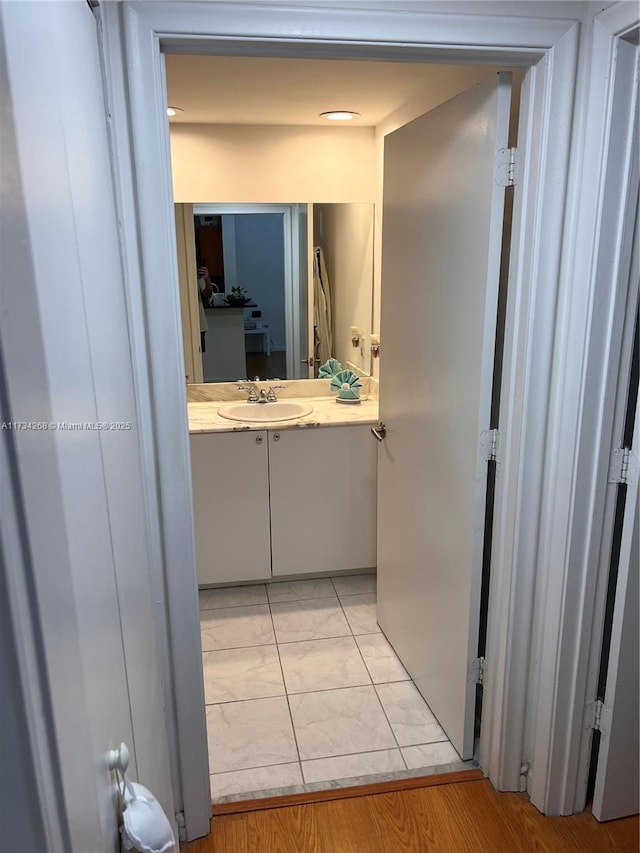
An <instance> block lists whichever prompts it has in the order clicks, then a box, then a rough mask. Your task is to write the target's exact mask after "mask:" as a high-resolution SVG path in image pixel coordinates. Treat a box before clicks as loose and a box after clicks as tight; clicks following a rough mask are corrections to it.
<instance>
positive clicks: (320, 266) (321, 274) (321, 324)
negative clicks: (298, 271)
mask: <svg viewBox="0 0 640 853" xmlns="http://www.w3.org/2000/svg"><path fill="white" fill-rule="evenodd" d="M332 324H333V318H332V316H331V286H330V284H329V274H328V273H327V266H326V264H325V261H324V252H323V251H322V249H321V248H320V246H316V248H315V249H314V250H313V326H314V345H315V353H314V356H315V358H316V359H317V361H316V364H324V362H325V361H327V359H329V358H331V356H332V355H333V332H332Z"/></svg>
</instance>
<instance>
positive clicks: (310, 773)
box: [302, 749, 405, 783]
mask: <svg viewBox="0 0 640 853" xmlns="http://www.w3.org/2000/svg"><path fill="white" fill-rule="evenodd" d="M404 769H405V765H404V761H403V760H402V756H401V755H400V750H399V749H385V750H382V751H381V752H361V753H359V754H357V755H339V756H336V757H335V758H316V759H315V760H313V761H303V762H302V773H303V774H304V781H305V782H307V783H311V782H326V781H328V780H330V779H348V778H350V777H358V776H370V775H371V774H372V773H393V772H395V771H397V770H404ZM363 781H364V780H363Z"/></svg>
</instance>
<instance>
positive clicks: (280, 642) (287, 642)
mask: <svg viewBox="0 0 640 853" xmlns="http://www.w3.org/2000/svg"><path fill="white" fill-rule="evenodd" d="M345 637H353V634H336V635H335V636H332V637H310V638H309V639H308V640H278V645H279V646H292V645H294V643H319V642H320V641H321V640H344V638H345Z"/></svg>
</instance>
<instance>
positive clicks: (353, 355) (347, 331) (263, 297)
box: [175, 203, 374, 383]
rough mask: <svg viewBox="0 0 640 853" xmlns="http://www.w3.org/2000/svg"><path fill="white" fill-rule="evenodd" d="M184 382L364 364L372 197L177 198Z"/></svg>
mask: <svg viewBox="0 0 640 853" xmlns="http://www.w3.org/2000/svg"><path fill="white" fill-rule="evenodd" d="M175 213H176V238H177V249H178V272H179V280H180V306H181V312H182V332H183V343H184V356H185V374H186V376H187V382H188V383H201V382H227V381H231V382H233V381H237V380H245V379H247V378H249V379H254V378H255V377H257V376H259V377H260V378H261V379H275V378H279V379H303V378H314V377H316V376H317V375H318V367H319V365H320V364H322V363H324V361H326V360H327V358H329V357H333V358H337V359H338V360H339V361H340V362H341V363H342V365H343V366H344V367H351V368H352V369H355V370H357V372H359V373H362V374H368V373H369V371H370V335H371V314H372V288H373V221H374V217H373V205H372V204H365V203H363V204H358V203H352V204H333V203H331V204H329V203H327V204H253V205H248V204H237V205H233V204H213V203H212V204H195V205H190V204H176V205H175Z"/></svg>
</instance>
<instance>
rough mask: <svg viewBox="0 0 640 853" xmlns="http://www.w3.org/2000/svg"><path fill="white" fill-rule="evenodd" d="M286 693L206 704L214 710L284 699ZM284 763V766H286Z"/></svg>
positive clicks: (205, 704) (284, 762)
mask: <svg viewBox="0 0 640 853" xmlns="http://www.w3.org/2000/svg"><path fill="white" fill-rule="evenodd" d="M285 696H286V694H285V693H270V694H269V695H268V696H248V697H247V698H246V699H224V700H223V701H222V702H205V703H204V706H205V708H213V707H214V706H216V707H217V706H218V705H237V704H238V702H260V700H262V699H284V697H285ZM286 763H287V762H286V761H283V762H282V764H286Z"/></svg>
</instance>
